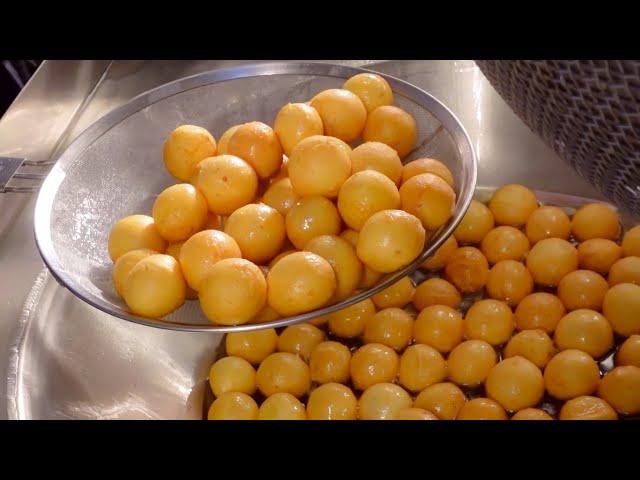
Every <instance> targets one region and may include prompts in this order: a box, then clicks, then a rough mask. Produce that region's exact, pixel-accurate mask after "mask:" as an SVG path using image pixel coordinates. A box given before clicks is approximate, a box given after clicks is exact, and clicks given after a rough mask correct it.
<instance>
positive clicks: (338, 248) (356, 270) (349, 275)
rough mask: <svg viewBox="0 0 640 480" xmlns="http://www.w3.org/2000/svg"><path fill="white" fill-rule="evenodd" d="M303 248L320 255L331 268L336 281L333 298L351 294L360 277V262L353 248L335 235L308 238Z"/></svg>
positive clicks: (341, 297) (338, 298)
mask: <svg viewBox="0 0 640 480" xmlns="http://www.w3.org/2000/svg"><path fill="white" fill-rule="evenodd" d="M304 249H305V251H308V252H312V253H315V254H317V255H320V256H321V257H322V258H324V259H325V260H326V261H327V262H329V264H330V265H331V267H332V268H333V271H334V272H335V276H336V282H337V284H336V292H335V298H336V299H337V300H343V299H345V298H347V297H349V296H351V294H352V293H353V292H354V291H355V289H356V288H357V287H358V284H359V283H360V278H361V277H362V263H361V262H360V260H359V259H358V256H357V255H356V250H355V248H353V246H352V245H351V244H350V243H349V242H347V241H346V240H345V239H344V238H340V237H338V236H337V235H320V236H319V237H315V238H312V239H311V240H309V242H308V243H307V244H306V245H305V247H304Z"/></svg>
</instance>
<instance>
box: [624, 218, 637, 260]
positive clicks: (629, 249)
mask: <svg viewBox="0 0 640 480" xmlns="http://www.w3.org/2000/svg"><path fill="white" fill-rule="evenodd" d="M622 251H623V253H624V256H625V257H640V225H636V226H635V227H633V228H632V229H630V230H627V232H626V233H625V234H624V237H622Z"/></svg>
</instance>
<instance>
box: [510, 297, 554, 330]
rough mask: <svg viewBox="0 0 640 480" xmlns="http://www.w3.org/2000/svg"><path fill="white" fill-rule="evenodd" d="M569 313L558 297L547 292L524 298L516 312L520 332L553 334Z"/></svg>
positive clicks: (517, 326)
mask: <svg viewBox="0 0 640 480" xmlns="http://www.w3.org/2000/svg"><path fill="white" fill-rule="evenodd" d="M566 313H567V311H566V309H565V308H564V305H563V304H562V302H561V301H560V299H559V298H558V297H556V296H555V295H553V294H551V293H547V292H536V293H532V294H531V295H527V296H526V297H524V298H523V299H522V300H521V301H520V303H519V304H518V306H517V307H516V311H515V315H514V316H515V320H516V328H517V329H518V330H533V329H537V328H539V329H541V330H544V331H545V332H547V333H552V332H553V331H554V330H555V329H556V325H558V322H559V321H560V319H561V318H562V317H564V315H565V314H566Z"/></svg>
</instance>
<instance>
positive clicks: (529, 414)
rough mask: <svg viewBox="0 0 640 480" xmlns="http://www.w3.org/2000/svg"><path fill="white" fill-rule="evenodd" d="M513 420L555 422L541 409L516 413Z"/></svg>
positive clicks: (529, 409) (530, 409)
mask: <svg viewBox="0 0 640 480" xmlns="http://www.w3.org/2000/svg"><path fill="white" fill-rule="evenodd" d="M511 420H553V417H552V416H551V415H549V414H548V413H547V412H545V411H544V410H541V409H539V408H525V409H523V410H520V411H519V412H516V414H515V415H514V416H513V417H511Z"/></svg>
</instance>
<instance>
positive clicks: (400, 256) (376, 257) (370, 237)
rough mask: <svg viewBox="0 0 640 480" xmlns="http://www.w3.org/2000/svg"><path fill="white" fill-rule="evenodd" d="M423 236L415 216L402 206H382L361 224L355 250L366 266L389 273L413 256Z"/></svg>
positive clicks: (422, 242) (419, 251) (418, 248)
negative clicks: (399, 207)
mask: <svg viewBox="0 0 640 480" xmlns="http://www.w3.org/2000/svg"><path fill="white" fill-rule="evenodd" d="M425 238H426V232H425V229H424V227H423V226H422V224H421V223H420V220H418V218H416V217H414V216H413V215H411V214H409V213H407V212H405V211H403V210H382V211H381V212H377V213H374V214H373V215H372V216H371V217H369V219H368V220H367V221H366V222H365V224H364V225H363V226H362V229H361V230H360V236H359V237H358V246H357V248H356V251H357V254H358V257H359V258H360V260H362V261H363V262H364V263H365V264H366V265H367V266H369V267H371V268H372V269H374V270H376V271H378V272H382V273H391V272H393V271H395V270H398V269H399V268H401V267H404V266H405V265H408V264H409V263H411V262H412V261H413V260H415V258H416V257H417V256H418V255H419V254H420V253H421V252H422V249H423V247H424V241H425Z"/></svg>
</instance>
